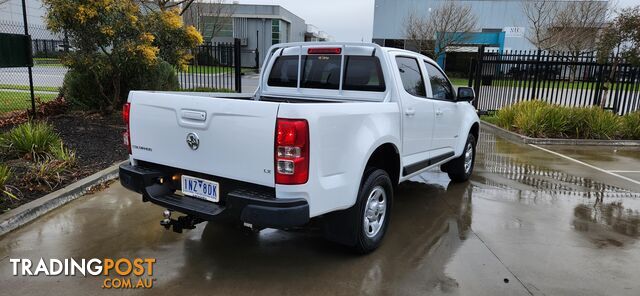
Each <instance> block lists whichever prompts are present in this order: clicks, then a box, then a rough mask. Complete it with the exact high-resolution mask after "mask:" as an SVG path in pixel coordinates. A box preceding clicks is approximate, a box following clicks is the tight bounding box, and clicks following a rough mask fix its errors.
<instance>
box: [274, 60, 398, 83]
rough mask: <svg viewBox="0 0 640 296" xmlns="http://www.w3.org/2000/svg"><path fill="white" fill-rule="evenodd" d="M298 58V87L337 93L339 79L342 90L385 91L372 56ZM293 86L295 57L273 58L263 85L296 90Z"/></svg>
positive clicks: (296, 64) (378, 64)
mask: <svg viewBox="0 0 640 296" xmlns="http://www.w3.org/2000/svg"><path fill="white" fill-rule="evenodd" d="M343 57H344V71H343V68H342V58H343ZM300 58H301V60H302V66H301V67H300V68H301V75H300V88H307V89H330V90H338V89H340V78H341V77H342V89H343V90H351V91H371V92H384V91H385V90H386V86H385V81H384V76H383V73H382V67H381V66H380V60H379V59H378V57H376V56H358V55H339V54H309V55H302V56H301V57H300ZM341 75H342V76H341ZM297 83H298V56H297V55H295V56H279V57H277V58H276V60H275V62H274V63H273V66H272V67H271V72H270V73H269V77H268V79H267V85H268V86H277V87H297Z"/></svg>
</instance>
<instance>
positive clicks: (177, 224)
mask: <svg viewBox="0 0 640 296" xmlns="http://www.w3.org/2000/svg"><path fill="white" fill-rule="evenodd" d="M162 216H163V217H164V219H162V221H160V225H162V226H164V228H165V229H166V230H169V228H172V227H173V231H174V232H177V233H182V230H183V229H194V228H196V225H197V224H198V223H201V222H204V220H202V219H199V218H195V217H192V216H189V215H187V216H180V217H178V219H173V218H171V211H170V210H164V211H163V212H162Z"/></svg>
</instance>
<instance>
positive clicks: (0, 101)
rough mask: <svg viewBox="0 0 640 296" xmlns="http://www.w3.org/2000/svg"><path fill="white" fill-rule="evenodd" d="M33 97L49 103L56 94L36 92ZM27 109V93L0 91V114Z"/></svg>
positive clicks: (29, 102) (28, 102) (29, 105)
mask: <svg viewBox="0 0 640 296" xmlns="http://www.w3.org/2000/svg"><path fill="white" fill-rule="evenodd" d="M35 95H36V97H40V99H42V100H43V101H51V100H53V99H55V98H56V97H57V95H56V94H48V93H38V92H36V93H35ZM29 108H31V94H29V92H16V91H3V90H0V114H2V113H5V112H9V111H16V110H26V109H29Z"/></svg>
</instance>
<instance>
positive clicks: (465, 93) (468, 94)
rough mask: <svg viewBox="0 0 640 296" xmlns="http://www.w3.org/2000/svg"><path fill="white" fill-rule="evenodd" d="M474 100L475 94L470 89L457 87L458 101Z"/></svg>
mask: <svg viewBox="0 0 640 296" xmlns="http://www.w3.org/2000/svg"><path fill="white" fill-rule="evenodd" d="M475 99H476V93H475V91H473V88H472V87H465V86H461V87H458V98H457V100H458V101H467V102H471V101H473V100H475Z"/></svg>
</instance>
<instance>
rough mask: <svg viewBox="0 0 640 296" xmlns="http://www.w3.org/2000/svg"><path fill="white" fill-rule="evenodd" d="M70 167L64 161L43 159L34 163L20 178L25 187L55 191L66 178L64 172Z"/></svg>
mask: <svg viewBox="0 0 640 296" xmlns="http://www.w3.org/2000/svg"><path fill="white" fill-rule="evenodd" d="M71 167H72V165H71V164H70V163H68V162H66V161H64V160H58V159H44V160H42V161H39V162H36V163H34V164H33V165H32V166H31V167H30V168H29V170H28V172H27V173H26V174H24V176H23V177H22V181H23V182H24V183H25V185H26V186H25V187H28V188H35V189H40V190H42V191H44V190H51V189H55V188H56V187H58V186H60V185H61V184H62V183H63V182H64V181H65V180H66V179H67V178H68V177H67V176H66V174H65V173H66V172H68V170H69V169H70V168H71Z"/></svg>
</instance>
